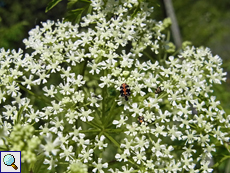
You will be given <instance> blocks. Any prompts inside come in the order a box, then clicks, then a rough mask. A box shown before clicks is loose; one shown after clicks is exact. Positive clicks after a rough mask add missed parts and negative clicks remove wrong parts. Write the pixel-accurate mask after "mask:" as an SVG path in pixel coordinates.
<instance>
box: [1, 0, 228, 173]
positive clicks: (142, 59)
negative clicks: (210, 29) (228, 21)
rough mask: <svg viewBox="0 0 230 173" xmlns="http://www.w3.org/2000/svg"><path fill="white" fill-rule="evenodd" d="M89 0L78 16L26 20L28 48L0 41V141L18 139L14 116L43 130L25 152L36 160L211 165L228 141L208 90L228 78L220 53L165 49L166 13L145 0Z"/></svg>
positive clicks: (142, 168)
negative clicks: (36, 22)
mask: <svg viewBox="0 0 230 173" xmlns="http://www.w3.org/2000/svg"><path fill="white" fill-rule="evenodd" d="M91 6H92V9H93V12H92V14H88V15H87V16H85V17H83V18H82V22H80V24H76V25H73V24H71V23H70V22H62V21H58V22H53V21H47V22H44V23H42V26H41V27H39V26H37V27H36V28H34V29H32V30H31V31H30V32H29V38H28V39H24V43H25V45H26V48H27V49H28V50H29V51H28V52H30V53H23V51H22V50H21V49H19V50H18V51H15V50H7V51H6V50H4V49H3V48H2V49H1V51H0V66H1V69H0V104H1V107H0V111H1V115H0V116H1V119H0V127H1V129H2V131H3V133H2V134H3V136H2V137H1V139H2V141H4V142H1V146H2V147H4V148H11V147H12V146H14V148H18V147H16V146H15V145H16V144H15V140H14V142H12V141H11V140H8V138H9V136H11V135H12V133H15V130H14V126H16V125H17V124H20V126H21V127H24V128H25V127H27V126H33V128H34V129H35V130H34V131H33V135H35V136H37V137H39V138H36V139H39V140H35V141H37V145H33V146H38V147H37V148H33V150H30V152H33V153H31V154H32V155H33V157H34V156H35V155H36V156H38V157H37V161H38V160H39V161H40V162H41V163H43V164H42V166H41V165H39V166H40V167H41V169H42V168H43V169H44V167H45V168H47V169H49V170H52V171H53V172H58V171H59V170H63V172H64V171H65V170H66V171H69V172H86V171H87V169H88V171H89V172H100V173H103V172H108V171H109V172H140V173H142V172H143V173H145V172H160V173H161V172H212V170H213V169H212V167H211V165H210V162H211V160H212V159H214V158H215V156H216V155H217V146H218V147H223V148H224V145H227V144H228V142H229V133H228V131H229V126H230V125H229V119H230V116H227V115H226V114H225V112H224V110H223V109H222V108H221V107H220V102H219V101H217V100H216V98H215V96H213V95H212V86H213V84H215V83H217V84H221V82H222V81H225V79H226V78H225V75H226V73H224V72H223V69H222V68H221V64H222V60H221V58H220V57H218V56H213V55H212V54H211V52H210V50H209V49H208V48H195V47H189V46H188V47H186V48H184V49H183V50H181V52H180V53H179V54H177V55H175V56H173V55H172V54H170V52H172V49H171V48H172V46H171V48H170V51H168V48H167V47H169V46H170V45H172V43H168V42H167V40H166V35H165V33H166V32H165V31H166V30H167V26H166V25H165V22H156V21H155V20H153V19H150V14H151V13H152V12H153V9H152V8H148V5H147V4H146V3H144V2H142V1H141V2H139V1H135V0H132V1H131V0H130V1H122V2H121V1H115V0H114V1H113V0H110V1H108V2H107V3H106V4H104V1H102V0H94V1H92V3H91ZM138 9H140V10H138ZM167 21H168V20H167ZM167 45H169V46H167ZM161 57H162V58H161ZM122 84H123V85H122ZM127 85H128V88H126V86H127ZM127 89H129V90H130V92H129V94H128V95H127V93H128V90H127ZM122 92H123V95H125V96H126V97H125V98H124V97H121V96H120V93H122ZM18 142H19V144H20V145H21V146H23V143H25V142H27V141H25V140H23V139H22V138H19V141H18ZM26 146H27V145H26ZM27 148H28V146H27ZM27 148H23V147H20V149H21V150H22V151H24V150H26V149H27ZM226 151H227V150H226ZM23 154H25V155H26V154H27V152H22V155H23ZM41 155H42V156H43V157H40V156H41ZM23 157H24V158H27V157H28V156H23ZM26 162H27V163H32V162H35V161H34V159H33V160H32V161H30V160H29V159H27V160H24V161H23V164H25V163H26ZM76 163H77V164H76ZM23 164H22V166H23ZM73 165H78V166H79V169H77V168H75V167H73ZM82 165H83V166H82ZM34 167H36V164H35V165H34ZM36 169H39V168H36Z"/></svg>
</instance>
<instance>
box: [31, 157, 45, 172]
mask: <svg viewBox="0 0 230 173" xmlns="http://www.w3.org/2000/svg"><path fill="white" fill-rule="evenodd" d="M44 159H45V156H44V154H40V155H38V156H37V160H36V161H35V164H34V165H33V169H32V170H33V173H41V172H44V171H46V172H47V166H44V164H43V161H44Z"/></svg>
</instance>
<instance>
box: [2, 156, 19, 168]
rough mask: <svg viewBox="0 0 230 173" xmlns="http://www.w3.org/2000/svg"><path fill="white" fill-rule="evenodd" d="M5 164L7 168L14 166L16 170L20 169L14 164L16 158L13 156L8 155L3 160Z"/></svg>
mask: <svg viewBox="0 0 230 173" xmlns="http://www.w3.org/2000/svg"><path fill="white" fill-rule="evenodd" d="M3 162H4V164H5V165H7V166H12V167H13V168H14V169H15V170H17V169H18V167H17V166H16V165H15V164H14V163H15V158H14V156H13V155H11V154H7V155H5V156H4V158H3Z"/></svg>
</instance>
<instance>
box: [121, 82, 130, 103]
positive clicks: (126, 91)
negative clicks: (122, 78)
mask: <svg viewBox="0 0 230 173" xmlns="http://www.w3.org/2000/svg"><path fill="white" fill-rule="evenodd" d="M120 94H121V96H122V97H124V98H125V100H126V101H128V100H129V99H128V97H129V96H130V94H131V91H130V89H129V85H127V84H126V83H123V84H121V86H120Z"/></svg>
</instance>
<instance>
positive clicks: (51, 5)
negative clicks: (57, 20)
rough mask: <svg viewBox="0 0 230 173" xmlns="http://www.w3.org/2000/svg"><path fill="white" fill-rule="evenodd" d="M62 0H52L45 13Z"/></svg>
mask: <svg viewBox="0 0 230 173" xmlns="http://www.w3.org/2000/svg"><path fill="white" fill-rule="evenodd" d="M61 1H62V0H52V1H51V2H50V3H49V4H48V5H47V7H46V11H45V12H46V13H47V12H48V11H49V10H51V9H52V8H53V7H54V6H56V5H57V4H58V3H59V2H61Z"/></svg>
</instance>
